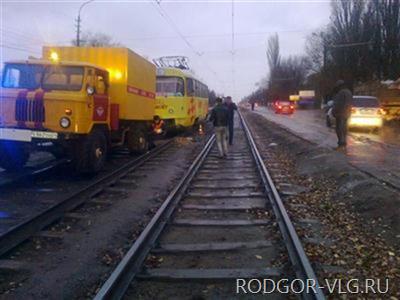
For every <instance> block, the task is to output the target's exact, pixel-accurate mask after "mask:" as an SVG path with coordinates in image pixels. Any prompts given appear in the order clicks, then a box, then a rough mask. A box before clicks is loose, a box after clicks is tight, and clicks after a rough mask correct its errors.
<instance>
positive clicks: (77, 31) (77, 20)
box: [76, 0, 94, 47]
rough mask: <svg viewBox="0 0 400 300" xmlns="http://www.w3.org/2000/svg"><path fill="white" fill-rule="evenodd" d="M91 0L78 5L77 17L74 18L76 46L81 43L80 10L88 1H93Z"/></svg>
mask: <svg viewBox="0 0 400 300" xmlns="http://www.w3.org/2000/svg"><path fill="white" fill-rule="evenodd" d="M93 1H94V0H89V1H86V2H84V3H82V5H81V6H80V7H79V12H78V18H77V19H76V45H77V46H78V47H80V44H81V40H80V35H81V11H82V8H83V7H84V6H85V5H87V4H89V3H90V2H93Z"/></svg>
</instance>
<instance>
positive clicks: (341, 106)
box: [332, 80, 353, 149]
mask: <svg viewBox="0 0 400 300" xmlns="http://www.w3.org/2000/svg"><path fill="white" fill-rule="evenodd" d="M352 100H353V95H352V93H351V91H350V90H349V89H348V88H346V86H345V83H344V81H343V80H338V81H337V82H336V84H335V96H334V97H333V109H332V113H333V116H334V117H335V119H336V135H337V137H338V148H337V149H343V148H345V147H346V145H347V142H346V141H347V120H348V119H349V117H350V113H351V102H352Z"/></svg>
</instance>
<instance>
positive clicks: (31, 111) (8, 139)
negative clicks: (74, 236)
mask: <svg viewBox="0 0 400 300" xmlns="http://www.w3.org/2000/svg"><path fill="white" fill-rule="evenodd" d="M43 58H44V59H43V60H26V61H10V62H6V63H5V66H4V73H3V79H2V88H1V99H0V167H1V168H4V169H7V170H15V169H19V168H21V167H23V166H24V164H25V163H26V162H27V160H28V158H29V154H30V153H31V152H32V151H33V150H35V149H40V150H46V151H49V152H51V153H53V154H54V155H55V156H64V155H66V156H68V157H70V158H71V159H72V162H73V164H74V167H75V169H76V170H77V171H79V172H97V171H99V170H100V169H101V168H102V166H103V165H104V161H105V158H106V155H107V153H108V151H109V150H110V148H111V146H113V145H124V144H125V145H127V146H128V148H129V150H130V151H131V152H145V151H147V147H148V141H147V131H148V128H149V126H150V124H151V120H152V118H153V116H154V110H155V94H156V93H155V87H156V68H155V66H154V65H153V64H152V63H150V62H148V61H147V60H146V59H144V58H142V57H141V56H139V55H137V54H136V53H134V52H133V51H131V50H129V49H127V48H86V47H82V48H79V47H44V48H43Z"/></svg>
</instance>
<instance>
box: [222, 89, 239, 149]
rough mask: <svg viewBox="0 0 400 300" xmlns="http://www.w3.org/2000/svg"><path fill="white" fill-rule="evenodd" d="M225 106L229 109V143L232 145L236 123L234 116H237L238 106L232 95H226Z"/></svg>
mask: <svg viewBox="0 0 400 300" xmlns="http://www.w3.org/2000/svg"><path fill="white" fill-rule="evenodd" d="M225 106H226V108H227V109H228V130H229V145H232V143H233V125H234V118H235V110H237V106H236V104H235V103H234V102H232V97H231V96H228V97H226V99H225Z"/></svg>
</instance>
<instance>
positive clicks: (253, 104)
mask: <svg viewBox="0 0 400 300" xmlns="http://www.w3.org/2000/svg"><path fill="white" fill-rule="evenodd" d="M255 105H256V103H255V102H254V101H252V102H251V110H254V106H255Z"/></svg>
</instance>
